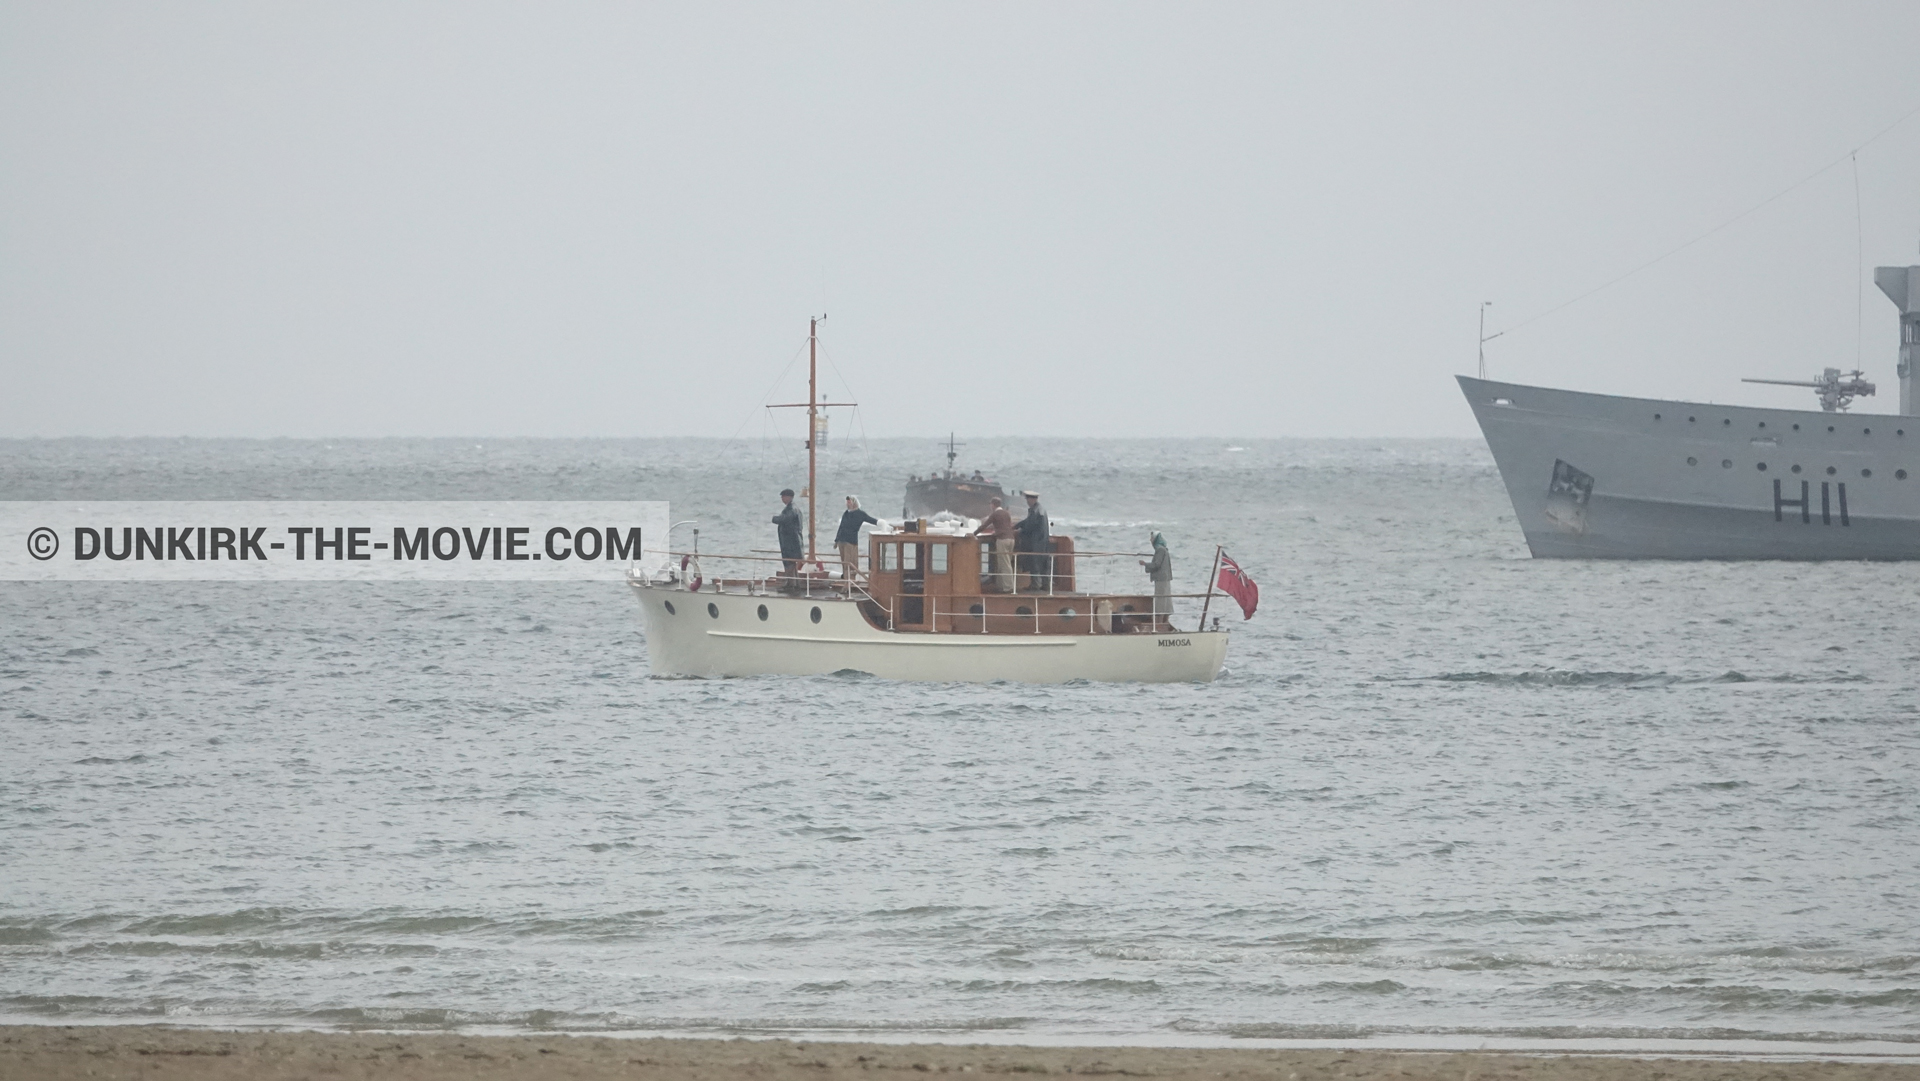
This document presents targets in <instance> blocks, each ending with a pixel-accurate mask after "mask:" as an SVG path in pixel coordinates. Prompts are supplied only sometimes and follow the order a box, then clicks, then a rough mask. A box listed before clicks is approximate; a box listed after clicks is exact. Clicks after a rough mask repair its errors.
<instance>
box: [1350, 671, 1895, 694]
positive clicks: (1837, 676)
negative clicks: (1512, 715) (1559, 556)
mask: <svg viewBox="0 0 1920 1081" xmlns="http://www.w3.org/2000/svg"><path fill="white" fill-rule="evenodd" d="M1375 682H1377V683H1479V684H1485V685H1488V686H1494V687H1598V688H1603V689H1604V688H1621V689H1627V690H1641V689H1649V688H1659V687H1685V686H1711V685H1715V684H1726V683H1787V684H1792V683H1802V684H1830V683H1867V682H1871V681H1870V680H1869V679H1868V678H1867V677H1866V676H1864V675H1859V674H1855V673H1850V672H1835V673H1831V674H1827V675H1814V676H1809V675H1796V674H1787V675H1772V676H1750V675H1747V674H1746V673H1744V672H1732V671H1728V672H1722V673H1720V674H1719V675H1717V676H1701V675H1679V674H1675V673H1671V672H1605V671H1602V672H1574V671H1567V670H1564V669H1558V668H1549V669H1545V670H1542V671H1536V672H1442V673H1440V674H1438V675H1432V676H1405V677H1388V676H1382V677H1378V678H1377V679H1376V680H1375Z"/></svg>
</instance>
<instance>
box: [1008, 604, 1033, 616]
mask: <svg viewBox="0 0 1920 1081" xmlns="http://www.w3.org/2000/svg"><path fill="white" fill-rule="evenodd" d="M1013 614H1014V615H1016V616H1030V615H1032V614H1033V609H1031V608H1028V607H1027V606H1026V605H1024V604H1023V605H1021V606H1020V607H1018V608H1015V609H1014V610H1013Z"/></svg>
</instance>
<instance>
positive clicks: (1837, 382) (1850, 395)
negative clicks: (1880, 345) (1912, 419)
mask: <svg viewBox="0 0 1920 1081" xmlns="http://www.w3.org/2000/svg"><path fill="white" fill-rule="evenodd" d="M1865 374H1866V373H1865V372H1862V371H1861V370H1860V369H1858V368H1855V369H1854V370H1853V371H1850V372H1847V373H1845V377H1844V378H1843V377H1842V373H1841V371H1840V369H1838V368H1828V369H1827V370H1826V371H1824V372H1822V373H1820V378H1819V379H1818V380H1815V381H1812V382H1808V381H1806V380H1802V379H1742V380H1740V381H1741V382H1742V383H1771V384H1773V385H1774V386H1776V387H1812V388H1813V392H1814V393H1815V394H1817V395H1819V396H1820V408H1822V409H1824V410H1826V411H1827V412H1829V413H1831V412H1834V411H1835V410H1841V409H1845V408H1847V407H1848V406H1850V405H1852V404H1853V400H1854V399H1855V398H1871V397H1872V396H1873V392H1874V386H1873V384H1872V383H1869V382H1867V381H1866V380H1865V379H1862V378H1860V377H1861V376H1862V375H1865ZM1902 385H1903V386H1904V383H1903V384H1902Z"/></svg>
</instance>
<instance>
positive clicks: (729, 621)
mask: <svg viewBox="0 0 1920 1081" xmlns="http://www.w3.org/2000/svg"><path fill="white" fill-rule="evenodd" d="M631 585H632V588H633V592H634V596H635V597H636V599H638V600H639V602H640V613H641V618H642V621H643V622H644V625H645V627H646V635H647V655H648V658H649V660H650V662H651V665H652V669H653V674H654V675H656V676H697V677H707V678H720V677H727V676H772V675H785V676H808V675H826V674H829V673H833V672H843V671H857V672H866V673H868V674H871V675H875V676H879V677H881V678H883V679H898V680H912V681H922V682H959V683H987V682H993V681H996V680H1007V681H1012V682H1019V683H1064V682H1067V681H1069V680H1076V679H1081V680H1093V681H1099V682H1142V683H1189V682H1207V681H1210V680H1212V679H1213V678H1214V677H1215V676H1217V675H1219V674H1220V666H1221V665H1222V664H1223V663H1224V662H1225V661H1226V655H1227V638H1228V635H1227V633H1226V632H1224V631H1207V632H1199V631H1181V632H1173V633H1167V634H1113V635H1107V634H1101V635H1089V634H1032V635H1023V634H980V635H970V634H923V633H902V632H895V631H884V630H880V629H878V628H875V627H874V626H873V625H871V624H869V623H868V622H867V620H866V618H865V617H864V616H862V615H861V614H860V611H859V608H858V607H857V606H856V605H855V604H853V603H852V602H850V601H846V600H842V599H837V598H832V599H828V598H819V597H814V598H806V597H788V596H779V595H770V596H755V595H748V594H741V593H713V592H702V593H689V592H687V591H686V590H685V589H684V588H678V587H674V586H663V585H654V584H650V583H645V582H637V581H636V582H632V583H631ZM669 606H671V607H669ZM763 611H764V612H765V613H766V614H765V616H764V618H763V617H762V615H761V613H762V612H763ZM816 612H817V617H816Z"/></svg>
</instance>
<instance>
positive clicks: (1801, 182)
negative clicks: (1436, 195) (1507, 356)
mask: <svg viewBox="0 0 1920 1081" xmlns="http://www.w3.org/2000/svg"><path fill="white" fill-rule="evenodd" d="M1915 115H1920V106H1915V107H1914V108H1912V109H1909V110H1908V111H1907V112H1906V113H1905V114H1903V115H1902V116H1901V117H1900V119H1898V120H1895V121H1894V122H1893V123H1891V124H1888V125H1887V126H1886V127H1884V128H1881V129H1880V130H1879V131H1877V132H1875V133H1874V134H1873V135H1872V136H1871V137H1870V138H1868V139H1867V140H1866V141H1865V142H1863V143H1861V144H1860V145H1859V146H1856V147H1854V148H1853V149H1851V150H1849V151H1847V152H1846V153H1844V154H1842V155H1840V156H1839V157H1837V158H1835V159H1833V160H1832V161H1830V162H1828V163H1826V164H1825V165H1822V166H1821V167H1820V168H1818V169H1815V170H1814V171H1813V172H1811V173H1808V174H1807V175H1806V176H1803V177H1801V178H1800V179H1798V180H1796V181H1794V182H1793V183H1791V184H1788V185H1787V186H1786V187H1784V188H1781V189H1780V190H1779V191H1777V192H1775V193H1773V194H1772V195H1769V196H1768V197H1766V198H1765V199H1762V200H1760V201H1759V202H1757V203H1755V204H1753V205H1752V206H1750V207H1748V208H1747V209H1745V210H1742V211H1741V212H1740V213H1738V214H1735V215H1734V216H1733V217H1731V218H1728V219H1727V220H1726V221H1723V222H1721V223H1720V224H1718V225H1716V226H1714V227H1713V228H1711V229H1709V230H1707V231H1706V232H1704V233H1701V234H1700V235H1699V236H1696V237H1694V238H1693V239H1692V240H1689V241H1687V242H1686V243H1685V244H1682V245H1680V246H1679V247H1677V248H1672V249H1669V250H1668V251H1666V252H1665V253H1663V254H1661V255H1657V256H1655V257H1653V258H1652V259H1649V260H1647V261H1646V262H1644V263H1641V264H1640V265H1639V266H1637V267H1634V268H1633V269H1632V270H1629V271H1627V272H1626V273H1625V274H1622V275H1620V276H1619V277H1616V278H1611V279H1609V280H1607V281H1605V282H1602V283H1601V284H1599V285H1596V286H1594V287H1593V288H1591V289H1589V290H1587V291H1586V292H1584V293H1581V294H1580V295H1579V296H1576V297H1574V298H1573V299H1571V300H1563V301H1561V302H1560V303H1558V304H1556V305H1554V306H1553V307H1551V308H1548V309H1547V310H1546V311H1543V312H1541V313H1540V314H1538V315H1534V316H1530V317H1528V318H1526V319H1522V320H1521V321H1520V322H1518V323H1515V324H1513V325H1512V326H1509V327H1507V328H1505V329H1503V330H1501V331H1500V333H1501V334H1511V333H1512V332H1514V331H1516V330H1519V329H1520V328H1521V327H1524V326H1527V325H1529V324H1532V323H1537V322H1539V321H1540V320H1542V319H1545V318H1546V317H1547V316H1549V315H1553V314H1554V313H1556V312H1558V311H1561V310H1562V309H1565V308H1570V307H1572V306H1573V305H1575V304H1578V303H1580V302H1581V301H1583V300H1585V299H1587V298H1588V297H1590V296H1593V295H1594V294H1595V293H1599V292H1604V291H1605V290H1608V289H1611V288H1613V287H1614V286H1616V285H1619V284H1620V283H1621V282H1623V281H1626V280H1627V279H1628V278H1631V277H1633V276H1634V275H1635V274H1638V273H1640V272H1641V271H1643V270H1646V269H1647V268H1648V267H1651V266H1654V265H1656V264H1658V263H1663V262H1666V261H1667V260H1668V259H1670V258H1672V257H1673V256H1676V255H1678V254H1680V253H1681V252H1683V251H1686V250H1687V249H1688V248H1691V247H1693V246H1694V245H1695V244H1698V243H1700V242H1701V241H1703V240H1705V239H1707V238H1708V237H1711V236H1713V235H1714V234H1716V233H1719V232H1720V231H1721V230H1723V229H1725V228H1727V227H1728V226H1730V225H1733V224H1734V223H1736V222H1738V221H1741V220H1742V219H1745V218H1747V217H1750V216H1752V215H1753V214H1754V213H1756V212H1758V211H1760V210H1763V209H1765V208H1766V207H1768V206H1770V205H1772V204H1774V203H1777V202H1779V201H1780V200H1781V199H1784V198H1786V197H1787V196H1788V195H1791V194H1793V193H1794V192H1796V191H1798V190H1800V189H1801V188H1803V187H1805V186H1806V185H1808V184H1810V183H1812V182H1813V181H1814V180H1816V179H1818V178H1819V177H1820V176H1822V175H1824V174H1825V173H1827V172H1830V171H1831V170H1832V169H1833V168H1834V167H1835V166H1837V165H1839V164H1840V163H1841V162H1844V161H1847V160H1848V159H1850V158H1852V157H1853V156H1854V155H1856V154H1858V153H1860V151H1862V150H1865V149H1866V148H1867V147H1869V146H1872V145H1873V144H1874V143H1876V142H1878V141H1880V139H1881V138H1882V137H1884V136H1885V135H1886V134H1887V133H1888V132H1891V131H1892V130H1893V129H1895V128H1897V127H1899V126H1900V125H1902V124H1904V123H1906V122H1907V121H1908V120H1911V119H1913V117H1914V116H1915ZM1856 168H1857V166H1856ZM1856 185H1857V181H1856ZM1857 190H1858V189H1857V186H1856V193H1857ZM1856 199H1857V194H1856ZM1496 336H1497V335H1496Z"/></svg>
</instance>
